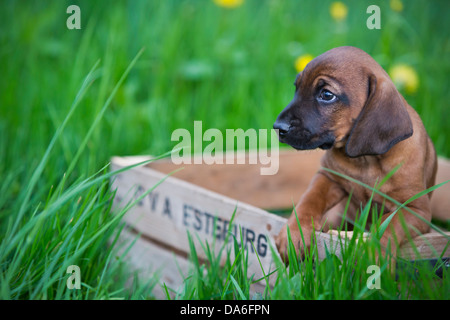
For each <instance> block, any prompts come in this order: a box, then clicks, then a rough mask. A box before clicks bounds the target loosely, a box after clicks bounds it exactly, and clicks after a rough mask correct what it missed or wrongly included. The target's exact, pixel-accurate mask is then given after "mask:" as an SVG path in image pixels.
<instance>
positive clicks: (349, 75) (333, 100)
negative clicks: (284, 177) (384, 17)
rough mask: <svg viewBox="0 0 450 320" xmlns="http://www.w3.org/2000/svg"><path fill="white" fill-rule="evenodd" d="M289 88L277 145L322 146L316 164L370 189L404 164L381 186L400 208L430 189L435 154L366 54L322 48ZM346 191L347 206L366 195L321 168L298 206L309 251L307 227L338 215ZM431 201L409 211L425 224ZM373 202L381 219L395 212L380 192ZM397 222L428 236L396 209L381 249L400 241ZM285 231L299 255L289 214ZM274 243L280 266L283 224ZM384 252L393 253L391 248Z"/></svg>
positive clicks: (421, 225)
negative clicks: (290, 96)
mask: <svg viewBox="0 0 450 320" xmlns="http://www.w3.org/2000/svg"><path fill="white" fill-rule="evenodd" d="M295 87H296V91H295V96H294V99H293V100H292V101H291V103H290V104H289V105H288V106H287V107H286V108H285V109H284V110H283V111H282V112H281V113H280V115H279V116H278V118H277V120H276V122H275V124H274V129H278V130H279V138H280V141H281V142H284V143H287V144H289V145H291V146H292V147H294V148H295V149H299V150H306V149H315V148H321V149H327V152H326V153H325V155H324V156H323V158H322V161H321V165H322V167H325V168H329V169H332V170H334V171H337V172H340V173H342V174H345V175H347V176H350V177H352V178H354V179H356V180H359V181H361V182H364V183H365V184H367V185H369V186H372V187H373V186H375V183H376V182H377V181H378V182H380V181H381V179H383V178H384V177H385V176H386V175H387V174H388V173H389V172H390V171H391V170H392V169H394V168H395V167H396V166H397V165H399V164H402V166H401V167H400V169H399V170H397V171H396V173H395V174H394V175H393V176H392V177H391V178H390V179H389V180H388V181H387V182H386V183H385V184H384V185H383V186H382V187H381V189H380V191H381V192H383V193H385V194H387V195H389V196H390V197H392V198H393V199H395V200H397V201H398V202H400V203H404V202H405V201H407V200H408V199H410V198H411V197H412V196H414V195H416V194H417V193H419V192H421V191H423V190H425V189H427V188H429V187H431V186H433V185H434V181H435V176H436V170H437V161H436V153H435V150H434V147H433V143H432V142H431V140H430V138H429V137H428V135H427V133H426V131H425V128H424V126H423V124H422V121H421V120H420V117H419V115H418V114H417V113H416V111H415V110H414V109H413V108H412V107H411V106H409V105H408V103H407V102H406V101H405V99H404V98H403V97H402V96H401V94H400V93H399V92H398V91H397V89H396V88H395V85H394V84H393V82H392V81H391V79H390V78H389V76H388V74H387V73H386V72H385V71H384V70H383V69H382V68H381V66H380V65H379V64H378V63H377V62H376V61H375V60H374V59H372V57H370V56H369V55H368V54H367V53H365V52H364V51H362V50H360V49H358V48H354V47H339V48H335V49H332V50H330V51H327V52H325V53H324V54H322V55H320V56H318V57H317V58H315V59H314V60H312V61H311V62H310V63H309V64H308V65H307V66H306V68H305V69H304V70H303V71H302V72H301V73H299V74H298V76H297V78H296V80H295ZM350 194H351V198H350V199H351V204H352V206H351V207H353V208H360V206H361V203H362V205H365V204H366V203H367V201H368V200H369V198H370V196H371V195H372V191H371V190H369V189H367V188H364V187H362V186H360V185H358V184H356V183H352V182H350V181H348V180H347V179H344V178H340V177H339V176H336V175H334V174H332V173H330V172H327V171H325V170H319V172H317V174H316V175H315V176H314V178H313V179H312V181H311V183H310V185H309V188H308V190H307V191H306V192H305V194H303V196H302V197H301V199H300V201H299V203H298V204H297V206H296V212H297V215H298V219H299V221H300V225H301V228H302V232H303V235H304V240H305V244H306V246H307V247H309V245H310V237H311V234H312V232H314V230H313V227H312V226H313V223H314V229H315V230H320V229H321V228H322V226H323V224H324V220H325V219H324V217H325V216H326V213H327V212H336V211H339V209H338V206H339V205H342V203H345V201H347V198H348V196H349V195H350ZM430 197H431V194H428V195H425V196H422V197H420V198H418V199H416V200H414V201H412V202H410V203H409V204H408V205H407V207H408V208H410V209H411V210H412V211H414V212H415V213H417V214H418V215H419V216H421V217H423V218H424V219H425V220H426V221H430V220H431V212H430ZM372 203H373V204H377V206H378V209H380V208H381V204H383V203H384V212H383V213H382V214H383V216H382V220H383V221H384V219H386V218H387V217H388V216H389V215H390V213H392V212H394V211H395V210H396V209H397V206H396V205H395V204H394V203H392V202H390V201H387V200H385V199H384V198H383V197H382V196H380V195H378V194H375V195H374V198H373V202H372ZM349 211H353V212H347V217H348V218H350V219H354V217H352V216H351V215H352V214H355V211H356V210H349ZM403 219H404V220H403ZM369 220H371V219H369ZM402 220H403V221H404V222H406V224H407V226H408V231H409V232H410V233H411V235H412V236H414V235H415V234H416V230H418V231H419V232H421V233H424V232H427V231H428V225H427V224H426V223H425V222H424V221H423V220H421V219H420V218H418V217H416V216H415V215H413V214H412V213H410V212H409V211H407V210H405V209H403V210H400V211H398V213H397V214H396V215H395V216H394V218H393V219H392V220H391V222H390V225H389V226H390V228H388V229H387V230H386V232H385V233H384V235H383V237H382V238H381V245H382V246H383V247H385V248H386V247H387V245H388V243H390V244H393V243H398V244H400V243H401V242H402V241H403V240H405V239H406V232H407V231H405V230H404V228H403V227H402ZM312 221H313V222H312ZM287 227H289V229H290V233H291V237H292V241H293V244H294V246H295V247H296V250H299V252H300V253H304V247H303V242H302V239H301V235H300V231H299V228H298V224H297V220H296V217H295V213H294V212H293V213H292V215H291V217H290V218H289V220H288V223H287ZM276 244H277V247H278V251H279V252H280V254H281V257H282V258H283V259H284V260H285V261H286V259H287V248H286V246H287V231H286V227H285V228H283V229H282V230H281V232H280V233H279V235H278V237H277V239H276ZM390 249H391V251H392V252H393V253H394V254H395V247H394V246H391V248H390Z"/></svg>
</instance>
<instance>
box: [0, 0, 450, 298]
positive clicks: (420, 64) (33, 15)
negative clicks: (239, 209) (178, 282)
mask: <svg viewBox="0 0 450 320" xmlns="http://www.w3.org/2000/svg"><path fill="white" fill-rule="evenodd" d="M74 2H75V3H74ZM344 2H345V3H346V4H347V5H348V7H349V13H348V17H347V19H346V21H345V22H343V23H340V24H338V23H336V22H334V21H333V20H332V19H331V18H330V15H329V10H328V8H329V4H330V3H331V2H330V1H328V2H327V1H325V2H316V1H269V0H253V1H251V0H247V1H245V2H244V5H243V6H242V7H239V8H237V9H234V10H226V9H224V8H220V7H218V6H216V5H215V4H214V3H213V2H212V1H208V0H205V1H201V0H164V1H137V0H136V1H134V0H133V1H125V0H121V1H117V2H115V3H114V4H111V3H110V2H109V1H95V2H92V1H87V0H86V1H10V0H4V1H2V10H0V70H1V77H0V179H1V183H0V290H1V291H0V298H2V299H57V298H60V299H101V298H105V299H111V298H120V299H141V298H152V287H153V286H154V285H155V281H156V280H155V279H138V278H136V277H134V275H133V274H130V272H129V271H128V270H129V269H128V267H127V264H126V261H125V259H124V257H123V256H122V255H120V254H118V252H117V251H115V250H113V249H111V246H109V245H108V241H109V239H115V238H114V237H115V236H116V235H117V232H119V231H120V228H121V227H122V225H121V223H120V216H121V214H124V213H125V212H119V213H116V214H115V215H114V214H112V212H111V211H112V210H111V203H112V199H113V197H114V192H113V191H112V190H110V189H109V180H110V175H109V173H108V172H109V169H108V167H107V164H108V163H109V160H110V158H111V156H113V155H137V154H154V155H159V154H164V153H166V152H168V151H170V150H171V148H172V147H173V146H174V145H175V143H174V142H171V141H170V136H171V133H172V132H173V130H174V129H177V128H186V129H189V130H192V129H193V121H194V120H202V121H203V130H207V129H208V128H218V129H220V130H223V131H224V130H225V129H227V128H232V129H236V128H243V129H248V128H258V129H259V128H271V127H272V124H273V122H274V120H275V118H276V116H277V114H278V113H279V112H280V111H281V110H282V108H283V107H284V106H285V105H286V104H287V103H288V102H289V101H290V99H291V98H292V95H293V89H294V88H293V86H292V83H293V80H294V78H295V75H296V71H295V69H294V60H295V58H296V57H297V56H299V55H302V54H305V53H310V54H313V55H319V54H320V53H322V52H324V51H326V50H328V49H330V48H332V47H335V46H340V45H354V46H357V47H360V48H362V49H364V50H365V51H367V52H368V53H369V54H371V55H372V56H373V57H374V58H375V59H376V60H377V61H378V62H379V63H380V64H381V65H382V66H383V67H384V68H385V69H387V70H388V69H389V68H390V67H391V66H393V65H395V64H397V63H407V64H409V65H411V66H412V67H413V68H414V69H415V70H416V72H417V74H418V76H419V81H420V86H419V88H418V91H417V92H416V93H414V94H411V95H408V94H405V93H404V92H402V93H404V95H405V98H406V99H407V100H408V102H409V103H410V104H411V105H412V106H413V107H414V108H415V109H416V110H417V111H418V112H419V114H420V115H421V117H422V119H423V121H424V124H425V126H426V128H427V131H428V133H429V134H430V136H431V138H432V140H433V142H434V143H435V146H436V149H437V152H438V154H439V155H441V156H446V157H450V148H449V146H448V141H449V137H450V118H449V117H448V116H447V109H446V108H447V98H446V97H447V95H446V89H447V86H448V74H449V72H450V61H449V59H447V58H446V57H447V56H448V52H449V50H450V48H449V44H448V38H449V31H448V30H450V26H449V22H448V20H446V19H442V13H443V12H447V11H448V10H449V7H450V5H449V3H448V1H445V0H443V1H433V3H432V5H429V4H428V3H426V2H422V1H408V2H406V1H404V2H405V3H404V10H403V11H402V12H401V13H397V12H394V11H392V10H391V9H390V7H389V3H388V1H383V2H381V1H380V3H379V5H380V8H381V10H382V29H381V30H368V29H367V28H366V27H365V25H366V19H367V17H368V15H367V14H366V13H365V12H366V4H365V3H364V2H361V1H344ZM70 4H77V5H79V6H80V8H81V14H82V21H81V25H82V29H81V30H68V29H67V28H66V19H67V18H68V14H66V8H67V6H69V5H70ZM141 49H144V51H143V52H142V51H141ZM138 53H139V58H138V59H137V60H135V61H133V59H135V58H136V57H137V55H138ZM131 67H132V68H131ZM193 238H195V236H193ZM205 249H206V250H208V248H207V246H206V244H205ZM235 250H236V251H237V252H238V251H239V248H235ZM354 250H356V251H355V253H353V255H356V254H357V252H358V251H357V250H359V249H357V248H355V249H354ZM223 252H226V251H223ZM349 254H350V253H349ZM352 257H354V256H349V257H348V259H349V260H348V261H344V262H343V264H344V265H343V267H342V268H341V269H340V270H343V268H344V267H345V268H344V269H345V270H346V271H345V272H344V273H342V272H341V273H340V271H338V269H339V268H338V266H339V265H338V264H337V262H336V259H335V258H334V257H330V259H331V260H328V259H327V260H326V261H325V262H323V263H321V264H320V265H319V266H318V268H313V264H312V262H311V263H310V264H306V265H304V266H303V265H299V268H303V269H302V270H301V272H297V273H295V272H292V271H290V270H288V271H286V272H287V273H286V274H284V273H283V272H281V273H280V274H281V275H283V274H284V275H283V276H280V280H279V282H278V285H277V287H276V288H274V289H273V290H271V291H270V293H269V291H267V292H265V293H264V295H263V297H264V298H287V297H298V298H337V297H343V298H366V297H367V296H370V297H373V298H406V297H407V294H408V293H409V292H412V291H414V290H413V289H412V288H410V287H408V286H406V287H405V286H403V287H402V289H401V290H404V291H401V292H400V293H398V291H396V290H397V289H396V288H397V285H396V282H395V281H393V279H385V278H383V279H384V280H382V281H385V282H382V288H383V290H384V293H380V292H379V291H377V292H373V291H370V292H367V291H366V292H364V290H365V289H364V281H362V282H361V281H359V280H361V278H362V277H363V276H366V275H365V274H364V271H365V270H364V267H363V265H361V266H359V267H358V270H356V271H350V269H351V268H347V266H350V265H352V261H353V260H352ZM214 259H217V257H215V258H214V257H213V256H212V255H211V257H210V260H211V263H210V264H209V266H208V267H206V266H200V265H198V266H197V270H196V273H195V272H194V273H193V275H192V277H191V278H189V279H188V282H187V287H186V290H185V294H184V295H181V294H180V295H179V297H193V298H201V299H203V298H208V297H213V298H236V299H240V298H244V297H246V298H251V296H249V294H250V293H249V290H248V287H249V283H248V281H247V280H246V277H245V270H246V269H245V268H246V267H245V252H242V254H241V255H239V259H238V261H229V262H227V265H226V266H225V267H220V266H219V265H218V264H217V261H216V260H214ZM214 261H216V262H214ZM213 262H214V263H213ZM72 264H75V265H78V266H80V268H81V270H83V272H82V273H83V278H82V283H83V284H82V290H79V291H77V290H75V291H70V290H67V289H66V280H67V277H68V275H67V274H66V269H67V266H69V265H72ZM202 268H210V271H208V270H206V269H202ZM280 268H281V266H280ZM204 270H206V271H207V272H208V273H209V272H212V275H211V276H210V278H206V279H203V280H202V279H201V276H200V275H202V272H205V271H204ZM299 270H300V269H299ZM130 277H134V279H135V280H134V281H132V282H131V283H132V284H131V286H129V287H126V286H125V283H127V281H128V280H129V279H130ZM424 277H425V279H428V278H429V279H431V280H430V281H429V282H427V281H424V282H423V284H422V282H420V281H414V282H413V284H412V285H411V287H414V288H417V294H418V295H419V296H420V294H422V293H423V295H426V294H430V297H440V298H448V293H447V295H445V294H444V293H442V291H441V289H438V290H434V287H433V285H432V284H431V283H432V282H433V281H434V280H435V278H434V277H432V275H431V273H425V276H424ZM339 279H340V280H339ZM358 279H359V280H358ZM205 281H206V282H205ZM339 281H341V282H342V283H344V284H345V286H344V285H343V286H341V287H339V288H338V283H339ZM358 281H359V282H358ZM408 281H409V280H405V283H407V282H408ZM204 283H207V284H208V285H207V286H205V287H204V290H203V291H201V289H200V288H199V287H198V286H200V285H202V284H204ZM357 283H358V284H357ZM408 283H409V282H408ZM440 285H441V286H442V288H444V289H445V288H448V277H447V278H445V279H444V281H443V282H442V283H441V284H440ZM355 286H356V287H355ZM358 286H360V287H358ZM422 286H426V288H425V289H423V290H422V291H421V290H420V289H421V288H422ZM300 289H301V290H300ZM168 290H169V288H168ZM447 291H448V289H447ZM330 292H331V293H330ZM421 292H422V293H421ZM290 293H292V294H293V295H294V296H292V295H290Z"/></svg>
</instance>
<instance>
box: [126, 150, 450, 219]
mask: <svg viewBox="0 0 450 320" xmlns="http://www.w3.org/2000/svg"><path fill="white" fill-rule="evenodd" d="M323 154H324V151H322V150H314V151H291V150H289V151H288V150H283V149H282V150H280V156H279V170H278V172H277V174H275V175H273V176H264V175H261V174H260V168H261V165H260V164H249V161H248V155H245V154H244V155H242V154H239V155H237V157H243V158H245V159H246V160H245V163H244V164H235V165H229V164H228V165H226V164H222V165H220V164H212V165H206V164H195V165H194V164H182V165H175V164H173V163H172V161H171V160H170V159H164V160H158V161H156V162H152V163H150V164H148V167H150V168H152V169H154V170H156V171H160V172H162V173H166V174H167V173H170V172H172V171H174V170H176V169H179V168H181V167H183V170H180V171H179V172H177V173H176V174H175V175H174V177H176V178H179V179H181V180H184V181H187V182H190V183H192V184H195V185H196V186H200V187H203V188H205V189H208V190H211V191H214V192H216V193H218V194H221V195H224V196H227V197H229V198H232V199H235V200H238V201H241V202H245V203H248V204H251V205H253V206H255V207H258V208H264V209H265V210H272V209H285V208H292V203H297V201H298V199H299V198H300V196H301V195H302V194H303V193H304V192H305V191H306V188H307V187H308V185H309V183H310V181H311V179H312V177H313V175H314V174H315V173H316V171H317V170H318V169H319V168H320V158H321V157H322V156H323ZM123 159H126V158H123ZM136 159H144V158H140V157H130V158H129V160H130V161H136ZM236 162H237V161H236ZM448 180H450V161H449V160H447V159H445V158H442V157H440V158H439V159H438V172H437V176H436V184H438V183H441V182H444V181H448ZM431 207H432V213H433V218H435V219H438V220H441V221H446V220H450V183H447V184H446V185H444V186H442V187H440V188H439V189H437V190H435V191H434V192H433V197H432V198H431Z"/></svg>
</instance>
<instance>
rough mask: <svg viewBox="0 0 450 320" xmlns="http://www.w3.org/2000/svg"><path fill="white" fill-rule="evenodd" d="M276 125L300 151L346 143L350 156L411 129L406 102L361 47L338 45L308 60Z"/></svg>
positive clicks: (375, 150) (373, 151) (380, 147)
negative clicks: (290, 99) (291, 97)
mask: <svg viewBox="0 0 450 320" xmlns="http://www.w3.org/2000/svg"><path fill="white" fill-rule="evenodd" d="M294 84H295V95H294V98H293V100H292V101H291V102H290V103H289V104H288V106H287V107H286V108H285V109H284V110H283V111H282V112H281V113H280V114H279V116H278V118H277V120H276V122H275V124H274V129H278V130H279V131H278V132H279V138H280V141H281V142H283V143H287V144H289V145H290V146H292V147H294V148H295V149H298V150H306V149H316V148H321V149H330V148H332V147H334V148H344V147H345V152H346V154H347V155H348V156H349V157H358V156H362V155H379V154H384V153H386V152H387V151H388V150H389V149H390V148H391V147H392V146H393V145H395V144H396V143H397V142H400V141H402V140H404V139H406V138H408V137H410V136H411V135H412V133H413V129H412V122H411V119H410V117H409V115H408V112H407V109H406V102H405V100H404V99H403V97H402V96H401V95H400V93H399V92H398V91H397V89H396V88H395V85H394V84H393V82H392V81H391V79H390V78H389V76H388V75H387V73H386V72H385V71H384V70H383V69H382V68H381V66H380V65H379V64H378V63H377V62H376V61H375V60H373V59H372V57H370V56H369V55H368V54H367V53H365V52H364V51H362V50H360V49H358V48H354V47H339V48H335V49H332V50H330V51H327V52H325V53H324V54H322V55H320V56H318V57H317V58H315V59H314V60H312V61H311V62H310V63H309V64H308V65H307V66H306V68H305V69H304V70H303V71H302V72H301V73H299V74H298V75H297V78H296V79H295V83H294Z"/></svg>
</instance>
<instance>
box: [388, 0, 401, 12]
mask: <svg viewBox="0 0 450 320" xmlns="http://www.w3.org/2000/svg"><path fill="white" fill-rule="evenodd" d="M389 5H390V6H391V9H392V10H394V11H397V12H400V11H403V2H402V0H391V1H390V2H389Z"/></svg>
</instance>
